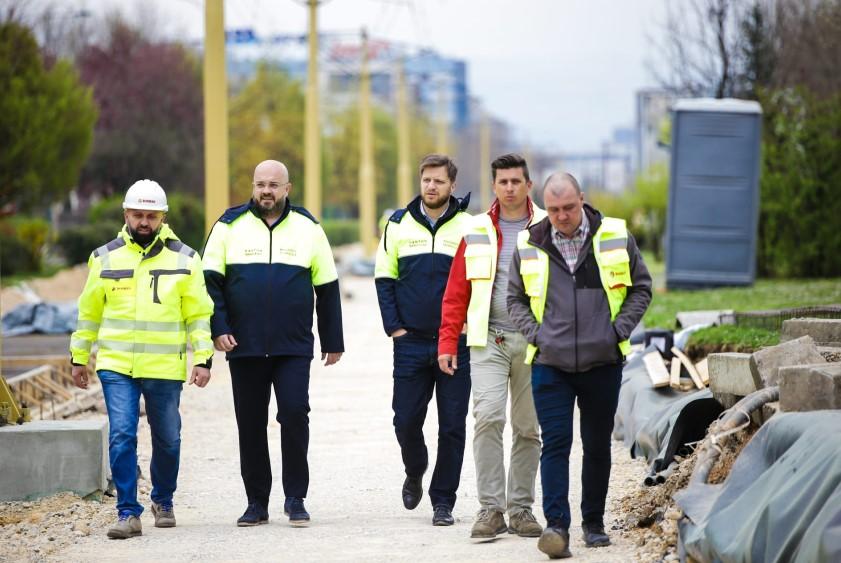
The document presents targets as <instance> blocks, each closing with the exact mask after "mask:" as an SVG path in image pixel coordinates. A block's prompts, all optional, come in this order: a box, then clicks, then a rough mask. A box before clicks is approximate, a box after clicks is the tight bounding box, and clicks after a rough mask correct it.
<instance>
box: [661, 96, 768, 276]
mask: <svg viewBox="0 0 841 563" xmlns="http://www.w3.org/2000/svg"><path fill="white" fill-rule="evenodd" d="M761 124H762V108H761V107H760V105H759V104H758V103H757V102H754V101H747V100H733V99H724V100H717V99H708V98H696V99H684V100H678V101H677V102H676V103H675V105H674V108H673V119H672V147H671V169H670V175H669V207H668V214H667V216H666V241H665V248H666V287H668V288H693V287H705V286H707V287H709V286H722V285H751V284H752V283H753V281H754V279H755V277H756V238H757V226H758V223H759V157H760V134H761Z"/></svg>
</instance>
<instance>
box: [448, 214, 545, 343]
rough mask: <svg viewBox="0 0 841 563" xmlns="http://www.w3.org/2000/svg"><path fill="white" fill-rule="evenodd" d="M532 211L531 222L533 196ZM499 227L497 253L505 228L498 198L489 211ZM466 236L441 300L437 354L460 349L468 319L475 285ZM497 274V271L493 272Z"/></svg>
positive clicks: (461, 243)
mask: <svg viewBox="0 0 841 563" xmlns="http://www.w3.org/2000/svg"><path fill="white" fill-rule="evenodd" d="M526 204H527V209H528V212H529V223H531V219H532V217H534V207H533V205H532V201H531V198H527V200H526ZM487 213H488V215H490V216H491V222H493V225H494V229H496V255H497V259H498V258H499V251H500V249H501V248H502V232H501V231H500V230H499V200H498V199H495V200H494V202H493V203H492V204H491V208H490V209H488V211H487ZM465 246H466V245H465V244H464V239H463V238H462V240H461V242H460V243H459V245H458V250H456V255H455V256H454V257H453V264H452V266H450V276H449V278H447V289H445V290H444V300H443V301H442V302H441V328H439V329H438V355H439V356H442V355H444V354H450V355H453V356H455V355H456V354H457V353H458V337H459V335H460V334H461V331H462V329H463V328H464V322H465V321H466V320H467V307H468V305H469V304H470V296H471V295H472V286H471V284H470V281H469V280H468V279H467V275H466V272H465V264H464V248H465ZM494 275H496V272H494Z"/></svg>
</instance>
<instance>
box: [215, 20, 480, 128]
mask: <svg viewBox="0 0 841 563" xmlns="http://www.w3.org/2000/svg"><path fill="white" fill-rule="evenodd" d="M368 49H369V56H370V59H369V70H370V73H371V93H372V95H373V97H374V99H375V101H376V102H378V103H380V104H382V105H386V106H389V107H393V106H394V104H396V98H397V72H398V65H399V63H400V61H401V60H402V61H403V64H404V72H405V76H406V85H407V89H408V92H409V96H410V102H411V103H412V104H413V106H414V107H415V108H420V110H421V111H423V112H424V113H425V114H426V115H427V116H429V118H430V119H440V118H441V116H442V115H443V117H444V119H445V121H446V122H447V123H449V125H450V128H451V130H452V131H453V132H454V133H458V132H460V131H461V130H463V129H464V128H465V127H466V126H467V125H468V123H469V122H470V104H469V92H468V89H467V63H465V62H464V61H463V60H459V59H453V58H447V57H444V56H442V55H440V54H439V53H437V52H435V51H432V50H430V49H421V48H418V47H414V46H411V45H408V44H405V43H397V42H391V41H384V40H381V39H376V38H371V39H369V41H368ZM307 50H308V43H307V36H306V35H300V34H296V35H290V34H281V35H273V36H269V37H260V36H258V35H256V34H255V33H254V31H253V30H251V29H239V30H230V31H227V32H226V52H227V61H228V62H227V66H228V77H229V80H230V82H231V85H232V86H233V87H234V88H236V86H237V84H242V83H243V82H245V81H246V80H248V79H249V78H250V77H251V76H252V75H253V74H254V71H255V68H256V66H257V64H258V63H259V62H261V61H268V62H271V63H274V64H277V65H278V66H280V67H281V68H283V69H284V70H286V71H287V72H288V73H289V74H290V76H292V77H293V78H295V79H298V80H300V81H302V82H306V77H307ZM360 60H361V38H360V37H359V36H358V35H356V34H349V33H321V34H319V87H320V90H321V94H322V100H323V103H324V104H325V105H326V106H328V107H331V106H332V107H344V106H347V105H352V104H354V103H356V100H357V99H358V91H359V69H360V64H359V63H360Z"/></svg>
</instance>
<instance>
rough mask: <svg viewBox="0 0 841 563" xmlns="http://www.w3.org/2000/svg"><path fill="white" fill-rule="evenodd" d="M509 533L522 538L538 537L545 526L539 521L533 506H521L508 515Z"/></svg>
mask: <svg viewBox="0 0 841 563" xmlns="http://www.w3.org/2000/svg"><path fill="white" fill-rule="evenodd" d="M508 533H509V534H517V535H518V536H520V537H521V538H537V537H540V534H542V533H543V526H541V525H540V524H538V523H537V519H535V517H534V514H532V511H531V508H521V509H519V510H516V511H514V512H512V513H511V515H510V516H509V517H508Z"/></svg>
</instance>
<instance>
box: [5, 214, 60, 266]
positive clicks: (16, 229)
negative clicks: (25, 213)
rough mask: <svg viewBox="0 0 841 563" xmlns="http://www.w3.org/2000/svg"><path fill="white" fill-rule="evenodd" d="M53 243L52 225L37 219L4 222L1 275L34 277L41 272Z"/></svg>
mask: <svg viewBox="0 0 841 563" xmlns="http://www.w3.org/2000/svg"><path fill="white" fill-rule="evenodd" d="M49 240H50V224H49V223H48V222H47V221H45V220H43V219H39V218H34V217H14V218H12V219H6V220H3V221H0V274H2V275H4V276H10V275H16V274H34V273H38V272H39V271H40V270H41V266H42V263H43V259H44V250H45V248H46V245H47V243H48V242H49Z"/></svg>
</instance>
